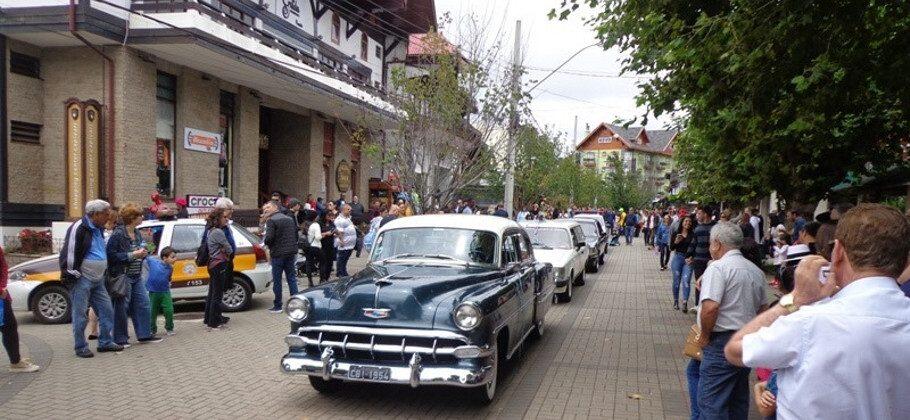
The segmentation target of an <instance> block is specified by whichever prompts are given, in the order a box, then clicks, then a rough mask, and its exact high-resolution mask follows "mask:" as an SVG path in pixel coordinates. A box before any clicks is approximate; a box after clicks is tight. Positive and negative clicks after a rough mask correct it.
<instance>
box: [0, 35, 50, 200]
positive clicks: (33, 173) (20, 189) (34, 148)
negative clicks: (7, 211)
mask: <svg viewBox="0 0 910 420" xmlns="http://www.w3.org/2000/svg"><path fill="white" fill-rule="evenodd" d="M9 46H10V50H12V51H16V52H19V53H22V54H28V55H30V56H32V57H39V58H40V57H41V50H40V49H38V48H36V47H34V46H31V45H28V44H24V43H21V42H15V41H12V40H10V44H9ZM4 53H6V52H5V51H4ZM4 70H6V69H4ZM7 74H8V79H7V83H8V88H7V95H8V97H7V119H8V120H7V121H11V120H15V121H24V122H28V123H33V124H42V125H43V124H44V123H45V121H44V82H43V81H42V80H41V79H36V78H33V77H27V76H22V75H19V74H14V73H9V72H7ZM59 116H60V118H61V119H62V118H63V106H62V105H61V106H60V114H59ZM42 137H43V138H42V142H41V144H29V143H20V142H14V141H9V140H7V141H8V142H9V146H8V149H7V150H8V153H9V157H8V158H7V159H8V164H9V200H10V201H11V202H13V203H44V202H45V201H44V191H43V190H42V188H41V187H42V185H41V182H39V181H38V180H40V179H44V177H45V176H44V161H43V159H36V157H38V156H41V155H42V154H43V153H44V149H45V147H46V145H45V143H46V141H47V140H46V139H47V137H48V136H47V130H46V129H44V130H42ZM5 140H6V139H5Z"/></svg>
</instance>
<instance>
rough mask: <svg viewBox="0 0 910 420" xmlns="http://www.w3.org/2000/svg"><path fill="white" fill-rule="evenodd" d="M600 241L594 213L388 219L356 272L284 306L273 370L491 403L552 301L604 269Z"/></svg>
mask: <svg viewBox="0 0 910 420" xmlns="http://www.w3.org/2000/svg"><path fill="white" fill-rule="evenodd" d="M589 233H590V234H589ZM606 243H607V233H606V224H605V223H603V219H602V218H601V217H600V216H599V215H582V216H579V217H578V218H576V219H572V220H553V221H540V222H536V221H535V222H531V221H528V222H522V223H521V224H519V223H516V222H514V221H511V220H508V219H504V218H500V217H494V216H475V215H427V216H413V217H406V218H399V219H396V220H394V221H391V222H389V223H388V224H386V225H385V226H384V227H382V228H381V229H380V230H379V232H378V234H377V235H376V240H375V244H374V246H373V248H372V251H371V253H370V262H369V263H368V264H367V266H366V268H365V269H364V270H362V271H360V272H359V273H357V274H354V275H353V276H350V277H345V278H341V279H339V280H337V281H334V282H330V283H325V284H322V285H319V286H317V287H314V288H310V289H308V290H305V291H303V292H302V293H300V294H298V295H296V296H293V297H292V298H291V299H290V300H289V301H288V302H287V304H286V305H285V306H286V309H285V312H286V313H287V315H288V318H289V319H290V321H291V328H290V332H289V334H287V336H286V337H285V343H286V344H287V346H288V352H287V353H286V354H285V355H284V356H283V357H282V358H281V369H282V371H283V372H286V373H299V374H305V375H307V376H308V378H309V381H310V384H311V385H312V386H313V388H315V389H316V390H317V391H319V392H322V393H332V392H335V391H337V390H338V389H339V388H340V387H342V386H344V383H345V382H373V383H390V384H407V385H410V386H412V387H415V388H416V387H418V386H425V385H445V386H453V387H462V388H465V391H466V392H467V393H469V394H470V395H471V397H472V398H473V399H475V400H477V401H479V402H481V403H489V402H490V401H492V400H493V399H494V397H495V395H496V387H497V383H498V381H499V379H498V376H499V374H500V372H501V370H500V367H501V366H502V364H503V363H505V362H506V361H507V360H509V359H510V358H512V356H513V355H514V354H515V353H516V351H517V350H518V349H519V348H520V346H521V345H523V344H524V343H525V342H526V341H527V339H528V338H530V337H542V336H543V334H544V319H545V317H546V313H547V311H548V310H549V308H550V305H551V304H552V303H553V302H554V301H556V300H558V301H560V302H569V301H571V299H572V293H573V292H572V290H573V287H574V286H580V285H583V284H584V282H585V273H586V272H595V271H597V270H598V269H599V267H600V266H601V265H602V264H603V263H604V258H603V257H604V254H605V253H606V250H607V246H606Z"/></svg>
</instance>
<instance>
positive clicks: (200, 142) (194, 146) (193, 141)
mask: <svg viewBox="0 0 910 420" xmlns="http://www.w3.org/2000/svg"><path fill="white" fill-rule="evenodd" d="M183 147H184V148H185V149H187V150H195V151H197V152H206V153H214V154H216V155H220V154H221V134H218V133H212V132H209V131H203V130H199V129H197V128H189V127H186V129H185V130H184V132H183Z"/></svg>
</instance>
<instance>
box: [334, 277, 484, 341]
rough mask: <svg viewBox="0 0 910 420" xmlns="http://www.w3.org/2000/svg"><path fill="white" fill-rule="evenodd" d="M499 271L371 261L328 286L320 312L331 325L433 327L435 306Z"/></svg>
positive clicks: (480, 285) (476, 288) (458, 299)
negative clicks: (375, 313)
mask: <svg viewBox="0 0 910 420" xmlns="http://www.w3.org/2000/svg"><path fill="white" fill-rule="evenodd" d="M499 276H500V274H499V271H497V270H493V269H490V268H483V267H465V266H460V265H445V264H433V265H428V264H418V263H413V264H386V265H374V264H370V265H368V266H367V267H366V268H365V269H364V270H362V271H360V272H359V273H357V274H355V275H354V276H351V277H349V278H345V279H341V280H339V281H338V282H337V283H336V285H335V287H333V288H331V289H330V290H328V291H326V292H328V293H330V296H327V297H329V299H328V301H327V302H326V303H327V307H326V308H323V310H322V311H321V314H320V316H319V317H320V318H321V321H323V322H326V323H332V324H346V325H361V326H375V327H389V328H433V327H436V325H435V322H436V318H437V317H436V312H437V309H438V308H451V307H452V306H453V305H454V304H456V303H457V302H461V301H462V300H463V299H464V298H465V297H466V296H469V295H471V294H472V293H474V292H477V291H479V290H482V289H483V288H484V287H485V286H488V285H489V281H490V280H493V279H496V278H499ZM367 308H374V309H388V310H390V311H389V312H388V314H387V315H386V316H385V317H382V318H378V319H377V318H374V317H372V316H368V314H367V313H365V312H366V311H365V309H367ZM317 310H318V308H317ZM440 319H448V317H441V318H440Z"/></svg>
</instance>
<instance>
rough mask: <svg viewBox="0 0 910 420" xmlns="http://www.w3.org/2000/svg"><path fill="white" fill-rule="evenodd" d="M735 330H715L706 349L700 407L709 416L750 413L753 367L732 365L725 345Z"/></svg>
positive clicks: (702, 363)
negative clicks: (750, 374) (722, 331)
mask: <svg viewBox="0 0 910 420" xmlns="http://www.w3.org/2000/svg"><path fill="white" fill-rule="evenodd" d="M732 336H733V332H732V331H731V332H724V333H711V340H710V341H709V342H708V345H707V346H705V348H704V349H702V353H701V354H702V359H701V367H700V369H699V372H698V374H699V380H698V411H699V413H700V415H701V416H702V417H704V418H706V419H712V420H713V419H721V420H725V419H737V420H738V419H743V420H745V419H747V418H748V417H749V372H750V369H749V368H741V367H739V366H734V365H731V364H730V363H728V362H727V358H726V357H725V356H724V346H726V345H727V342H728V341H730V337H732Z"/></svg>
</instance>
